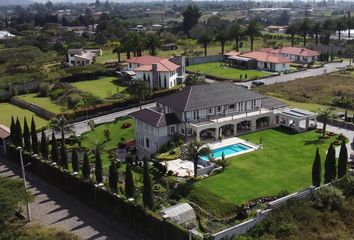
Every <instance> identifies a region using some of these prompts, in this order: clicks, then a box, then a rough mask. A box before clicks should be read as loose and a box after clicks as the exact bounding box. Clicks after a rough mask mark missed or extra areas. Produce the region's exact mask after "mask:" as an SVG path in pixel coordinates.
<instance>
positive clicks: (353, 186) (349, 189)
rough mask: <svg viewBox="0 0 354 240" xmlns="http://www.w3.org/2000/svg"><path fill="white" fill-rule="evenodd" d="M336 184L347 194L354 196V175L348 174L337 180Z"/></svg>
mask: <svg viewBox="0 0 354 240" xmlns="http://www.w3.org/2000/svg"><path fill="white" fill-rule="evenodd" d="M335 186H336V187H337V188H339V189H340V190H341V191H342V192H343V194H344V195H345V196H347V197H350V196H354V176H351V175H348V174H347V175H346V176H344V177H342V178H341V179H339V180H338V181H337V182H335Z"/></svg>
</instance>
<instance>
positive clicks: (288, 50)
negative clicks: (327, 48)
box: [272, 47, 320, 57]
mask: <svg viewBox="0 0 354 240" xmlns="http://www.w3.org/2000/svg"><path fill="white" fill-rule="evenodd" d="M272 52H273V53H276V54H280V53H284V54H293V55H298V56H302V57H315V56H319V55H320V53H319V52H317V51H313V50H310V49H307V48H299V47H283V48H279V49H274V50H273V51H272Z"/></svg>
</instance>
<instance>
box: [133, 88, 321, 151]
mask: <svg viewBox="0 0 354 240" xmlns="http://www.w3.org/2000/svg"><path fill="white" fill-rule="evenodd" d="M131 116H132V117H133V118H134V119H135V120H136V132H135V135H136V136H135V137H136V138H135V139H136V144H137V147H138V148H139V149H141V150H143V151H144V152H147V153H154V152H156V151H157V150H158V149H159V147H160V146H162V145H163V144H165V143H167V142H168V141H169V140H171V139H172V138H173V137H174V136H175V135H181V136H184V137H185V139H186V140H188V139H191V138H193V139H196V140H200V139H203V140H205V139H214V140H216V139H219V138H220V137H231V136H237V135H240V134H244V133H249V132H254V131H258V130H261V129H265V128H270V127H275V126H280V125H282V126H287V127H289V128H292V129H294V130H295V131H296V132H301V131H304V130H307V129H308V128H309V127H311V126H312V125H316V115H315V114H314V113H311V112H308V111H304V110H301V109H289V108H287V107H286V105H285V104H284V103H282V102H279V101H277V100H275V99H273V98H270V97H267V96H264V95H261V94H259V93H256V92H253V91H251V90H248V89H245V88H242V87H240V86H238V85H236V84H233V83H231V82H220V83H214V84H203V85H195V86H189V87H187V88H185V89H183V90H181V91H179V92H176V93H173V94H171V95H168V96H165V97H162V98H160V99H158V100H157V105H156V107H154V108H147V109H142V110H140V111H137V112H134V113H132V114H131Z"/></svg>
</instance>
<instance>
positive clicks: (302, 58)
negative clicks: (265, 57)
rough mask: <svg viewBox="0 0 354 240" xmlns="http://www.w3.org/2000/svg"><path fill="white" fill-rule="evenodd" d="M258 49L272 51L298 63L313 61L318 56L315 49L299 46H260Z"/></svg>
mask: <svg viewBox="0 0 354 240" xmlns="http://www.w3.org/2000/svg"><path fill="white" fill-rule="evenodd" d="M258 51H261V52H267V53H272V54H274V55H276V56H279V57H283V58H287V59H289V60H291V61H294V62H299V63H314V62H315V61H316V60H317V59H318V57H319V56H320V53H319V52H317V51H314V50H310V49H307V48H301V47H282V48H277V49H272V48H262V49H258Z"/></svg>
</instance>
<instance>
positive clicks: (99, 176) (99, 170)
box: [95, 149, 103, 184]
mask: <svg viewBox="0 0 354 240" xmlns="http://www.w3.org/2000/svg"><path fill="white" fill-rule="evenodd" d="M95 177H96V183H97V184H99V183H102V182H103V175H102V161H101V155H100V151H98V150H97V149H96V153H95Z"/></svg>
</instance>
